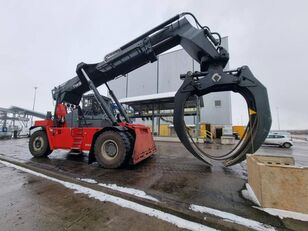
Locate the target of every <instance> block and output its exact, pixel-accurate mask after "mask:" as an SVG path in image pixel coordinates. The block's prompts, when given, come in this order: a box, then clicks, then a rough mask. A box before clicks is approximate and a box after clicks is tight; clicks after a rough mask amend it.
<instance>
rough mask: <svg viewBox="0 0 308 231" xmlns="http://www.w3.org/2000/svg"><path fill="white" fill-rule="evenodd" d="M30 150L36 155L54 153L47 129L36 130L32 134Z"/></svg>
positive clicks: (43, 155) (44, 155)
mask: <svg viewBox="0 0 308 231" xmlns="http://www.w3.org/2000/svg"><path fill="white" fill-rule="evenodd" d="M29 150H30V152H31V154H32V155H33V156H34V157H46V156H48V155H49V154H50V153H52V150H50V147H49V142H48V138H47V135H46V132H45V131H36V132H34V133H33V134H32V135H31V136H30V140H29Z"/></svg>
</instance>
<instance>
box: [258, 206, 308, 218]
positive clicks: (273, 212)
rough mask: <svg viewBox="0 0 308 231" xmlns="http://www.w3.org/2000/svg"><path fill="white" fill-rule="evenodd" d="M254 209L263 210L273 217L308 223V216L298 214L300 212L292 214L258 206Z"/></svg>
mask: <svg viewBox="0 0 308 231" xmlns="http://www.w3.org/2000/svg"><path fill="white" fill-rule="evenodd" d="M253 207H254V208H256V209H259V210H262V211H264V212H267V213H269V214H271V215H273V216H278V217H279V218H280V219H283V218H292V219H295V220H301V221H308V214H305V213H298V212H292V211H287V210H282V209H274V208H260V207H257V206H253Z"/></svg>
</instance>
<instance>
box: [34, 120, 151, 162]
mask: <svg viewBox="0 0 308 231" xmlns="http://www.w3.org/2000/svg"><path fill="white" fill-rule="evenodd" d="M119 125H120V126H122V127H127V128H129V129H131V130H133V132H134V133H135V144H134V151H133V155H132V159H131V163H133V164H137V163H139V162H140V161H142V160H144V159H146V158H147V157H149V156H151V155H152V154H154V152H156V147H155V144H154V140H153V136H152V133H151V130H150V128H149V127H146V126H144V125H142V124H128V123H119ZM35 127H44V128H45V130H46V133H47V137H48V141H49V147H50V149H51V150H54V149H68V150H80V151H90V150H91V146H92V141H93V137H94V135H95V134H96V133H97V132H100V131H101V130H102V129H103V128H92V127H91V128H87V127H86V128H68V127H66V126H65V125H64V127H54V126H53V121H52V120H40V121H35Z"/></svg>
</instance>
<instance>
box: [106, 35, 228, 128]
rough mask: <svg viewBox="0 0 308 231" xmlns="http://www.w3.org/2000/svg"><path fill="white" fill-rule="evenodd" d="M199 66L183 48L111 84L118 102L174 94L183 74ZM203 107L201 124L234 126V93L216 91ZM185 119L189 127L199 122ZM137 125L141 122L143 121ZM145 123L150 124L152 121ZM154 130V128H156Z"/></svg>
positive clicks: (204, 98) (226, 40)
mask: <svg viewBox="0 0 308 231" xmlns="http://www.w3.org/2000/svg"><path fill="white" fill-rule="evenodd" d="M222 46H223V47H225V48H226V49H227V48H228V38H227V37H224V38H223V39H222ZM199 70H200V65H199V63H197V62H196V61H195V60H193V59H192V58H191V57H190V56H189V55H188V54H187V53H186V52H185V50H183V49H180V50H176V51H172V52H169V53H164V54H162V55H160V56H158V60H157V61H156V62H154V63H149V64H147V65H145V66H143V67H141V68H139V69H137V70H135V71H132V72H130V73H128V74H127V75H126V76H125V77H124V78H123V77H122V78H118V79H115V80H113V81H111V82H110V84H109V85H110V87H111V89H113V91H114V92H115V94H116V95H117V97H118V98H119V99H123V98H128V97H134V96H144V95H152V94H158V93H165V92H174V91H177V90H178V89H179V87H180V86H181V84H182V83H183V80H181V79H180V74H185V73H187V72H188V71H199ZM203 103H204V107H201V108H200V120H199V121H200V122H201V123H205V124H211V125H213V126H216V127H221V128H223V127H224V126H231V125H232V112H231V93H230V92H217V93H211V94H208V95H205V96H203ZM189 117H190V118H185V121H186V124H194V123H196V118H195V116H189ZM138 122H141V120H140V121H139V120H138ZM142 123H145V124H149V125H150V124H151V123H152V122H151V121H144V122H142ZM155 123H156V124H158V125H159V124H164V123H166V122H165V121H161V120H160V121H159V122H158V121H156V122H155ZM154 130H155V129H154Z"/></svg>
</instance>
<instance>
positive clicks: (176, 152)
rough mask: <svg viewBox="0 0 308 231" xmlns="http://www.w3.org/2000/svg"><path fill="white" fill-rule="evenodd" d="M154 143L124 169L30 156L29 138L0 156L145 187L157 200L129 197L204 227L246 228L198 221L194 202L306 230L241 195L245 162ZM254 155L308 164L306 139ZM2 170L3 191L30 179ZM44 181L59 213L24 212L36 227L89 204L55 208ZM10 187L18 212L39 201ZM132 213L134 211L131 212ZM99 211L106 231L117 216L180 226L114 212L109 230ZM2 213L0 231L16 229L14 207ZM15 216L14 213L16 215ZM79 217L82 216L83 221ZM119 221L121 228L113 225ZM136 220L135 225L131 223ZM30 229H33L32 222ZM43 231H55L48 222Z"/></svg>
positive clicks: (1, 148)
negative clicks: (227, 163) (209, 161)
mask: <svg viewBox="0 0 308 231" xmlns="http://www.w3.org/2000/svg"><path fill="white" fill-rule="evenodd" d="M156 144H157V148H158V152H157V153H156V154H155V155H154V156H152V157H150V158H149V159H147V160H145V161H144V162H142V163H140V164H138V165H136V166H130V167H127V168H125V169H115V170H108V169H102V168H100V167H99V166H98V165H97V164H96V163H94V164H91V165H88V164H87V155H86V154H82V155H76V154H70V153H68V152H67V151H55V152H53V153H52V154H51V155H50V156H49V157H48V158H43V159H36V158H33V157H32V155H31V154H30V153H29V151H28V140H27V139H18V140H1V141H0V153H1V155H0V157H1V158H9V159H10V160H13V161H16V162H18V163H21V164H23V165H24V166H29V167H35V168H36V169H37V170H38V171H39V170H45V171H47V174H48V172H51V173H57V174H58V175H59V176H61V175H63V176H65V177H69V178H70V179H92V180H95V182H97V183H103V184H116V185H117V186H123V187H128V188H133V189H139V190H142V191H144V192H145V193H146V194H147V195H150V196H152V197H154V198H156V199H157V200H158V201H159V202H155V203H154V202H153V203H152V202H150V201H147V200H143V199H140V200H139V199H138V198H137V199H136V198H127V199H132V200H135V201H136V202H138V203H141V204H145V205H147V206H149V207H151V206H152V207H154V208H156V209H160V210H162V211H167V212H170V213H172V214H176V215H178V216H180V217H182V218H184V219H187V220H193V221H196V222H199V223H201V222H202V223H203V224H205V225H209V226H211V227H214V228H217V229H221V230H224V229H242V230H245V227H243V226H236V225H233V222H229V221H227V220H226V219H220V218H217V217H215V216H213V217H212V216H207V219H206V220H205V221H202V218H204V215H203V214H196V213H193V212H192V211H191V210H189V207H190V206H191V205H192V204H193V205H200V206H205V207H208V208H213V209H216V210H219V211H223V212H227V213H229V214H234V215H237V216H240V217H242V218H247V219H251V220H254V221H257V222H260V223H263V224H267V225H271V226H272V227H275V228H276V229H279V230H288V229H291V230H305V228H306V227H307V223H305V222H300V221H295V220H293V219H280V218H279V217H276V216H272V215H269V214H267V213H265V212H263V211H260V210H258V209H256V208H253V207H252V206H253V204H252V203H251V202H250V201H247V200H246V199H245V198H243V197H242V195H241V190H242V189H243V188H244V186H245V183H246V182H247V170H246V163H245V162H242V163H241V164H238V165H235V166H232V167H228V168H225V167H223V166H222V165H220V164H216V163H215V164H214V166H212V167H208V166H206V165H204V164H203V163H202V162H200V161H199V160H197V159H196V158H195V157H193V156H192V155H191V154H190V153H188V152H187V151H186V149H185V148H184V147H183V145H182V144H180V143H176V142H157V143H156ZM258 153H262V154H270V155H292V156H293V157H294V158H295V160H296V163H297V164H298V165H308V154H307V153H308V143H304V142H298V143H297V142H295V146H294V147H292V148H291V149H282V148H277V147H270V146H264V147H262V148H261V149H260V150H259V151H258ZM1 169H2V170H1V175H0V178H1V181H0V182H1V184H0V188H2V189H1V192H2V191H3V190H4V187H5V185H6V184H5V183H3V182H7V184H8V185H9V184H12V185H20V184H24V183H25V182H28V180H27V178H28V177H30V176H28V175H27V174H26V173H20V172H18V173H16V171H13V170H11V169H7V167H3V166H2V168H1ZM3 169H6V170H3ZM6 171H7V172H9V173H8V175H4V174H3V172H6ZM16 174H17V175H16ZM19 174H22V175H23V174H25V175H27V176H26V178H25V182H23V183H18V184H14V183H12V182H14V180H13V179H14V177H17V178H20V177H21V176H20V175H19ZM23 177H25V176H23ZM23 177H21V179H19V180H18V179H17V182H19V181H21V182H22V179H23ZM32 177H33V176H32ZM42 181H44V182H43V183H42V188H46V190H45V191H46V193H47V194H45V195H46V198H48V196H47V195H49V199H48V202H49V204H48V207H49V208H52V210H54V211H58V215H57V216H56V213H53V214H51V215H49V216H48V215H45V216H42V218H41V219H39V220H35V219H34V218H33V216H27V217H26V218H25V219H26V220H28V219H34V220H33V221H29V222H30V223H31V222H32V224H33V225H34V224H36V225H38V227H40V228H42V224H45V223H46V221H44V218H46V219H52V220H55V221H54V222H55V223H57V224H58V225H59V226H57V227H62V228H63V227H64V228H65V227H67V226H68V227H70V226H69V223H65V220H63V219H64V218H63V217H65V214H66V211H71V213H72V217H71V219H73V218H76V219H78V218H77V217H78V214H79V213H80V212H81V211H83V209H85V208H86V206H85V205H86V204H87V203H88V202H85V203H84V206H81V207H78V208H74V203H73V202H72V203H73V204H72V207H71V205H69V203H68V205H69V206H68V207H67V206H65V208H66V209H65V208H61V207H59V208H58V206H57V204H58V203H59V202H60V201H61V200H60V198H59V195H60V197H61V195H62V194H61V193H57V190H55V191H54V193H50V194H49V192H48V191H49V190H48V188H49V187H51V188H52V187H53V186H48V185H49V184H50V185H53V184H55V183H51V182H48V180H42ZM30 182H31V181H30ZM26 185H27V186H26V187H28V190H31V187H32V184H27V183H26ZM11 187H13V186H11ZM57 187H60V188H61V186H59V185H58V186H57ZM13 188H14V187H13ZM60 188H59V189H58V190H64V189H63V188H61V189H60ZM14 190H15V192H14V193H16V196H14V198H16V200H19V201H21V202H20V204H19V205H20V206H17V207H18V208H20V209H19V211H21V210H23V207H24V206H25V205H26V202H25V204H23V203H22V202H23V201H28V200H31V198H32V199H33V200H34V201H40V200H38V198H35V197H36V194H35V193H33V194H32V197H29V195H28V194H26V193H24V192H23V191H24V188H23V187H21V186H20V187H17V186H16V187H15V188H14ZM26 191H27V190H26ZM43 191H44V190H43ZM111 191H112V190H111ZM109 192H110V191H109ZM14 193H13V192H12V193H11V192H8V193H6V194H2V196H1V203H0V209H1V211H5V210H7V208H6V207H5V205H6V204H5V203H4V204H3V203H2V202H6V201H9V199H8V198H6V197H7V196H11V195H14ZM111 193H112V192H111ZM52 195H55V196H54V198H51V197H52ZM75 196H76V195H75V194H74V193H72V192H71V191H70V190H68V191H67V193H64V194H63V197H68V198H73V197H75ZM78 196H79V195H78ZM117 196H122V195H117ZM40 197H44V195H43V196H42V195H40ZM83 199H84V200H86V201H87V200H89V201H93V203H94V204H97V207H95V208H93V211H96V210H97V209H99V208H100V207H101V205H99V204H100V203H101V202H100V203H97V202H95V200H94V199H90V198H87V199H86V198H83ZM34 203H35V202H34ZM91 203H92V202H89V204H91ZM60 204H62V203H60ZM81 204H82V203H81ZM53 205H55V206H53ZM110 206H115V207H117V206H116V205H110ZM26 207H27V209H26V210H28V211H29V212H30V214H36V211H35V209H34V210H33V208H32V207H31V206H26ZM118 209H119V211H122V210H123V209H121V208H119V207H118ZM109 210H111V211H114V210H115V211H116V209H114V208H111V207H110V209H108V208H107V207H104V211H106V213H108V214H109V213H110V212H109ZM126 210H128V209H126ZM14 211H15V212H14ZM72 211H76V213H75V214H74V212H72ZM131 212H132V213H135V212H134V211H131ZM99 213H102V217H101V218H100V217H98V218H97V220H98V221H96V222H97V223H99V224H101V225H102V227H105V229H108V230H109V229H111V230H123V229H122V228H123V227H124V226H121V224H122V223H121V222H118V221H117V219H120V217H123V221H124V224H125V223H127V222H128V223H127V227H131V229H132V230H133V229H136V228H137V227H142V228H141V230H153V229H152V228H153V227H155V228H156V229H155V230H166V229H167V230H172V229H178V227H176V226H174V225H171V226H172V228H166V229H165V226H164V225H170V224H165V222H163V221H160V224H158V225H157V227H156V226H155V225H152V223H151V222H150V221H148V220H147V219H149V220H151V221H152V222H154V223H155V224H156V223H159V222H157V220H158V219H156V218H150V217H148V216H146V215H142V216H145V218H144V220H145V221H146V222H144V223H143V222H142V221H140V223H138V221H137V220H138V219H136V220H134V219H131V221H130V219H127V217H126V216H125V214H126V212H125V213H116V214H119V218H117V219H116V220H115V222H111V223H112V225H113V228H110V227H109V226H104V224H105V223H108V221H107V220H104V218H103V217H104V215H103V211H102V210H99ZM6 214H9V215H7V216H9V217H11V218H12V219H6V218H5V216H1V217H2V218H1V220H0V225H1V227H2V225H3V224H5V225H7V226H4V227H7V228H8V229H4V230H16V229H9V228H10V227H11V228H12V227H13V225H14V224H16V223H18V220H16V219H19V218H18V216H17V210H13V212H9V213H6ZM110 214H111V215H110V216H109V218H112V217H113V216H114V214H115V213H112V212H111V213H110ZM127 214H129V212H127ZM14 216H16V217H15V219H14ZM132 216H135V215H132ZM136 216H137V217H138V216H141V215H140V213H138V215H136ZM21 217H23V216H21ZM128 217H130V215H128ZM106 219H107V218H106ZM85 220H87V219H85ZM141 220H142V219H141ZM203 220H204V219H203ZM37 221H38V222H37ZM81 221H84V220H83V219H81ZM84 222H85V223H83V222H81V223H80V227H81V226H83V224H85V225H84V227H86V228H88V227H92V226H89V224H88V223H86V221H84ZM47 223H48V222H47ZM118 223H119V226H117V224H118ZM136 223H138V224H139V225H140V226H138V224H136ZM18 224H19V223H18ZM25 224H26V223H23V224H19V225H20V226H19V227H21V229H20V230H26V229H22V228H25V227H28V226H25ZM91 224H92V222H91ZM135 224H136V225H137V226H134V225H135ZM10 225H11V226H10ZM31 227H32V228H33V226H31ZM96 227H98V226H96ZM94 228H95V227H94ZM138 229H139V228H138ZM37 230H42V229H37ZM45 230H53V229H52V227H50V226H49V225H48V224H47V225H46V229H45ZM74 230H75V229H74Z"/></svg>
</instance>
